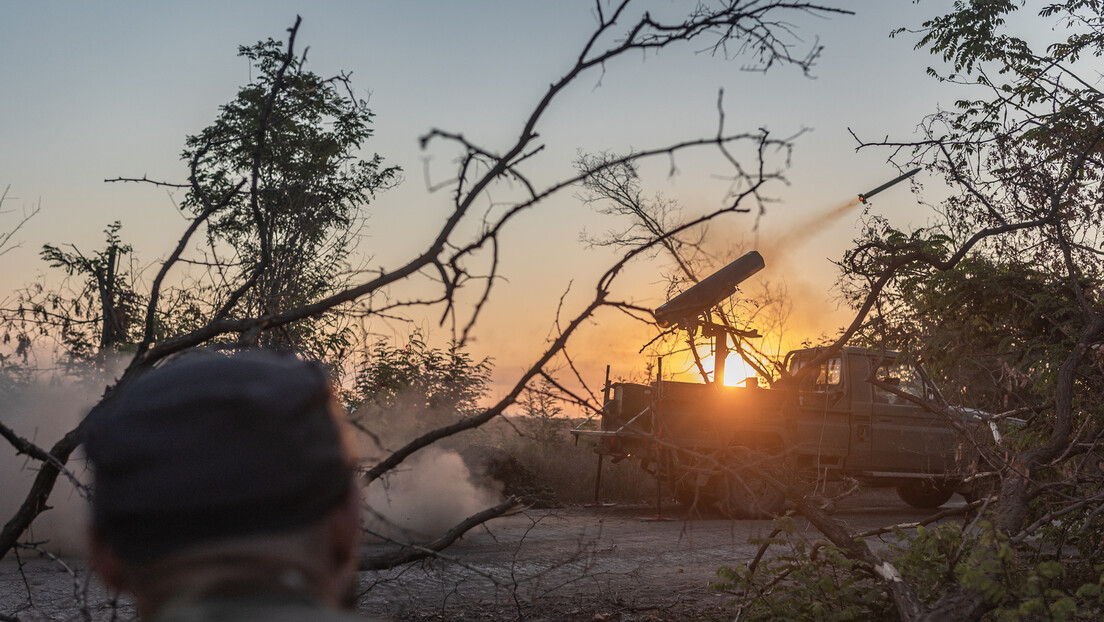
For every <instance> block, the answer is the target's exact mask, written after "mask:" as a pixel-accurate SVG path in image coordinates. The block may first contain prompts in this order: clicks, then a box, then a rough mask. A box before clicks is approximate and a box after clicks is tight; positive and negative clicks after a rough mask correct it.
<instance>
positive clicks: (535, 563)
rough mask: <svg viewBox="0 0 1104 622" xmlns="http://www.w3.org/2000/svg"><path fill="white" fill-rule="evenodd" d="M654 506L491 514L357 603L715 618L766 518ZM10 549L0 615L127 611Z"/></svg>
mask: <svg viewBox="0 0 1104 622" xmlns="http://www.w3.org/2000/svg"><path fill="white" fill-rule="evenodd" d="M955 504H958V505H961V504H962V500H961V498H959V497H955V498H954V499H953V500H952V501H951V502H950V504H949V505H955ZM663 512H664V514H665V515H664V516H662V518H663V519H664V520H655V518H656V508H655V507H654V506H646V505H631V506H625V505H620V506H611V507H575V508H566V509H554V510H530V511H527V512H524V513H522V514H517V515H514V516H509V517H504V518H499V519H496V520H494V521H491V522H490V523H488V524H487V525H486V526H484V527H482V528H477V529H476V530H473V531H472V532H471V533H469V534H468V535H467V536H465V538H464V539H463V540H462V541H460V542H459V543H457V544H455V545H454V546H452V547H451V548H449V549H448V550H447V551H446V552H445V554H444V555H443V556H442V557H440V558H437V559H434V560H432V561H426V562H423V563H415V564H411V565H408V566H405V567H402V568H398V569H394V570H391V571H386V572H366V573H362V574H361V578H360V581H361V589H362V596H361V599H360V601H359V610H360V611H361V612H363V613H365V614H366V615H372V616H376V617H380V618H384V619H394V620H438V619H440V620H513V619H526V620H587V621H593V620H618V621H630V620H684V619H707V620H708V619H724V618H726V611H729V610H728V609H727V601H728V598H729V597H727V596H725V595H722V594H718V593H715V592H710V591H709V589H708V587H709V584H710V582H711V581H713V580H715V578H716V574H715V573H716V570H717V568H718V567H719V566H722V565H734V564H738V563H740V562H745V561H747V560H749V559H751V557H753V556H754V555H755V552H756V546H755V545H751V544H749V543H748V539H749V538H753V537H756V536H765V535H767V534H768V533H769V532H770V528H771V523H770V521H765V520H763V521H760V520H740V521H733V520H725V519H721V518H717V517H700V516H699V517H690V516H687V515H686V513H685V511H684V510H681V509H680V508H678V507H675V506H671V507H664V508H663ZM929 513H930V512H925V511H921V510H913V509H911V508H909V507H907V506H905V505H904V503H902V502H901V501H900V500H899V499H898V498H897V496H896V494H894V493H893V492H892V491H871V492H866V493H864V494H862V495H858V496H856V497H853V498H851V499H848V500H845V501H844V502H843V503H842V504H841V505H840V506H839V508H838V510H837V512H836V516H838V517H840V518H843V519H844V520H846V521H847V522H849V523H850V524H851V525H852V526H853V527H854V528H855V529H858V530H866V529H872V528H875V527H880V526H886V525H891V524H896V523H904V522H910V521H915V520H919V519H921V518H923V517H924V516H926V515H928V514H929ZM798 524H799V525H803V524H804V523H802V522H800V521H799V523H798ZM807 529H808V531H809V536H810V537H816V534H815V533H814V530H812V529H811V528H807ZM365 548H366V552H368V553H378V552H381V551H382V550H383V549H384V548H385V547H384V545H369V546H366V547H365ZM21 557H22V561H23V564H19V563H16V561H15V560H12V559H6V560H5V561H4V562H3V563H0V621H7V620H20V621H25V622H31V621H38V620H79V619H83V620H89V619H91V620H109V619H121V620H127V619H132V618H133V610H132V609H131V608H130V607H129V605H128V604H127V603H126V602H119V603H116V602H114V601H112V600H111V599H110V598H109V597H108V595H106V594H105V593H104V591H103V590H102V588H100V587H99V585H98V584H96V583H95V581H91V582H89V581H88V579H87V575H86V573H85V571H84V566H83V564H82V563H81V562H80V561H79V560H49V559H41V558H34V559H30V558H31V557H35V556H34V555H33V554H28V553H27V552H23V553H22V554H21ZM82 599H83V600H85V601H86V602H87V603H88V607H87V609H86V611H83V612H82V611H81V609H80V606H79V602H80V601H81V600H82Z"/></svg>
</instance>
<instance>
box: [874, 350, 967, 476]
mask: <svg viewBox="0 0 1104 622" xmlns="http://www.w3.org/2000/svg"><path fill="white" fill-rule="evenodd" d="M876 377H877V378H878V379H879V380H881V381H883V382H886V383H889V384H891V385H894V386H896V387H897V388H898V389H899V390H900V391H903V392H904V393H907V394H909V395H913V396H916V397H918V398H921V399H926V400H931V399H934V397H935V388H934V386H933V385H932V384H931V382H930V381H929V380H928V379H927V377H926V376H925V375H924V373H923V372H922V371H921V370H920V368H919V367H917V366H915V365H912V364H909V363H895V362H887V363H884V364H882V365H881V366H880V367H879V368H878V370H877V372H876ZM871 389H873V391H872V396H871V398H872V404H871V441H872V443H871V463H872V464H871V468H872V469H874V470H878V471H888V472H911V473H942V472H944V471H945V470H946V469H948V468H950V467H951V466H953V464H954V462H953V461H954V447H955V432H954V430H952V429H951V428H950V426H948V425H947V424H946V422H944V421H943V420H942V419H941V418H940V417H939V416H938V415H936V414H935V413H932V412H929V411H927V410H924V409H923V408H922V407H920V406H919V405H917V404H915V403H913V402H911V401H909V400H907V399H905V398H903V397H901V396H899V395H896V394H894V393H891V392H889V391H886V390H885V389H882V388H880V387H877V386H871Z"/></svg>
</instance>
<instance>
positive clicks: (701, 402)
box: [572, 251, 988, 517]
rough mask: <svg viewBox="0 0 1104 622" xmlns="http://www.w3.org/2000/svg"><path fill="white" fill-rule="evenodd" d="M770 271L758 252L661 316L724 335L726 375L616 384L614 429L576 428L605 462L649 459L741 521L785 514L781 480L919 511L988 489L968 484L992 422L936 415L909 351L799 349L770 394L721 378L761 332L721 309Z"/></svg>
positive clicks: (611, 409)
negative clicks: (844, 489) (742, 286)
mask: <svg viewBox="0 0 1104 622" xmlns="http://www.w3.org/2000/svg"><path fill="white" fill-rule="evenodd" d="M762 268H763V259H762V257H761V256H760V255H759V253H757V252H754V251H753V252H751V253H748V254H747V255H745V256H744V257H741V258H740V259H738V260H736V261H735V262H733V263H731V264H729V265H728V266H726V267H724V268H722V269H721V270H719V271H718V272H717V273H715V274H713V275H711V276H710V277H708V278H706V279H705V280H703V281H701V282H700V283H698V284H697V285H695V286H694V287H692V288H690V289H688V290H687V291H686V292H684V293H682V294H680V295H679V296H677V297H675V298H674V299H672V300H671V301H669V302H668V303H667V304H665V305H663V306H661V307H660V308H658V309H656V311H655V317H656V321H657V323H658V324H659V325H660V326H676V327H681V328H685V329H687V330H690V331H696V330H701V331H703V333H704V334H706V335H710V336H712V337H713V338H714V345H713V347H714V352H715V357H714V360H715V361H716V369H715V370H714V374H713V381H711V382H709V383H705V384H700V383H690V382H677V381H671V380H662V379H661V380H657V381H655V382H652V383H650V384H636V383H630V382H615V383H610V382H609V381H608V380H607V382H606V391H605V403H604V405H603V407H602V411H601V413H600V415H601V425H600V429H587V428H586V426H580V427H578V428H576V429H575V430H573V431H572V433H573V434H575V435H576V437H590V438H593V439H596V441H597V443H596V451H597V452H598V453H599V455H600V456H602V457H604V456H608V457H611V458H612V459H613V460H614V461H619V460H623V459H633V460H637V461H638V462H639V463H640V466H641V467H643V468H644V469H645V470H646V471H648V472H649V473H651V474H652V475H654V476H655V477H656V478H657V479H658V481H659V482H665V483H666V484H667V485H668V487H669V489H670V490H671V491H672V492H673V493H674V495H675V497H676V498H677V499H678V500H679V501H681V502H684V503H688V504H693V505H697V506H699V507H703V506H709V505H712V506H715V507H716V508H717V509H719V510H720V511H721V512H722V513H724V514H725V515H728V516H732V517H761V516H767V515H772V514H776V513H778V512H779V511H780V510H781V509H782V507H783V505H784V503H785V493H784V492H783V491H782V490H781V489H780V486H778V484H783V487H785V486H787V485H792V484H794V483H795V482H796V483H798V484H803V485H815V484H817V483H822V482H827V481H838V480H842V479H844V478H852V479H854V480H857V481H859V482H862V483H865V484H867V485H872V486H892V487H894V488H896V489H897V492H898V494H899V495H900V497H901V499H902V500H903V501H904V502H905V503H907V504H909V505H911V506H914V507H917V508H934V507H938V506H940V505H942V504H944V503H946V502H947V501H948V500H949V499H950V498H951V496H952V495H953V494H954V493H955V492H956V491H957V492H962V493H964V494H967V495H974V494H976V490H977V489H976V485H977V482H976V481H972V480H971V479H970V478H969V477H968V476H969V475H970V474H972V473H973V472H974V471H975V469H974V466H975V464H976V451H974V450H973V448H974V447H975V445H974V444H973V443H976V442H977V433H988V429H987V428H986V425H987V423H986V422H985V420H984V417H983V416H982V415H981V413H977V412H975V411H969V410H966V409H959V410H952V411H950V412H952V413H953V415H954V418H956V419H958V420H959V421H958V422H952V421H951V420H949V419H948V418H947V417H946V416H945V415H939V414H936V413H934V412H932V411H931V410H928V409H925V408H924V407H922V406H921V405H920V404H919V402H928V403H932V402H943V400H942V397H941V396H940V395H939V392H938V389H937V388H936V387H935V385H934V384H933V383H932V381H931V380H930V379H929V377H928V375H927V374H926V373H925V371H924V370H923V368H922V367H920V366H919V365H915V364H912V363H908V362H905V361H903V360H900V361H899V360H898V359H899V358H900V357H899V356H898V353H896V352H892V351H885V350H868V349H864V348H857V347H844V348H842V349H840V350H838V351H836V352H835V353H833V354H831V355H828V352H827V351H825V350H822V349H804V350H796V351H793V352H790V353H789V354H788V355H787V356H786V358H785V359H784V361H783V369H784V370H785V371H784V373H783V374H782V376H783V379H782V380H780V381H777V382H775V383H774V385H773V386H771V387H769V388H768V387H760V386H758V384H757V383H756V382H754V379H750V380H749V381H748V383H747V385H746V386H737V387H732V386H725V385H724V384H723V383H722V382H721V379H723V377H724V368H723V363H724V360H725V357H726V356H727V354H728V351H729V348H728V338H729V336H731V335H733V334H735V335H736V336H737V337H749V336H755V335H754V334H753V333H749V332H744V331H737V330H734V329H732V328H731V327H729V326H727V325H722V324H718V323H716V322H713V321H712V311H711V309H712V307H714V306H715V305H716V304H718V303H719V302H720V301H721V300H723V299H724V298H726V297H728V296H729V295H731V294H732V293H733V292H734V291H735V288H736V286H737V285H738V284H739V283H740V282H742V281H743V280H745V279H747V278H748V277H749V276H751V275H752V274H754V273H756V272H758V271H759V270H761V269H762ZM954 423H961V424H962V425H957V426H956V425H953V424H954ZM955 427H959V428H960V429H959V430H956V429H954V428H955ZM963 431H965V432H970V434H966V435H964V434H963V433H962V432H963ZM967 436H969V437H971V439H972V440H969V439H967V438H966V437H967ZM600 468H601V458H600V461H599V469H600ZM599 473H600V471H599ZM771 479H773V480H774V481H773V482H770V481H768V480H771Z"/></svg>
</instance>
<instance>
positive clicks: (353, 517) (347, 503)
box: [84, 351, 364, 622]
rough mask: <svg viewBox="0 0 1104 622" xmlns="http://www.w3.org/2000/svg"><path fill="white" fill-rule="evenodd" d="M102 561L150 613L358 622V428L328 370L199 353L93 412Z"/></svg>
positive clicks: (106, 572) (97, 553)
mask: <svg viewBox="0 0 1104 622" xmlns="http://www.w3.org/2000/svg"><path fill="white" fill-rule="evenodd" d="M84 446H85V452H86V454H87V456H88V458H89V461H90V462H91V464H92V473H93V478H94V487H93V500H92V519H91V525H90V527H89V540H90V542H89V550H90V556H91V564H92V567H93V569H94V570H95V572H96V573H97V574H98V575H99V576H100V577H101V579H102V580H103V582H104V584H105V585H107V586H108V587H109V588H110V589H114V590H116V591H120V592H127V593H130V594H131V595H132V596H133V597H134V602H135V605H136V607H137V609H138V615H139V616H140V617H141V618H142V619H143V620H149V621H155V622H185V621H189V622H190V621H200V620H273V621H281V620H287V621H296V620H319V621H323V622H325V621H334V622H338V621H342V620H363V619H364V618H361V617H357V616H355V615H353V614H351V613H346V612H345V610H347V609H349V608H351V606H352V602H353V599H354V596H355V579H356V565H357V553H358V548H359V534H360V520H359V498H360V496H359V494H358V490H357V487H356V454H355V451H354V449H353V441H352V438H351V433H350V432H349V430H348V428H347V424H346V423H345V422H344V421H343V419H342V417H340V407H339V406H338V405H337V402H336V400H335V399H334V395H333V391H332V389H331V386H330V383H329V382H328V380H327V378H326V375H325V373H324V372H323V370H322V369H321V368H320V367H319V366H318V365H315V364H313V363H308V362H305V361H302V360H299V359H297V358H295V357H294V356H291V355H280V354H275V353H271V352H263V351H251V352H245V353H239V354H235V355H232V356H223V355H217V354H212V353H196V354H191V355H186V356H183V357H180V358H179V359H177V360H175V361H172V362H170V363H168V364H166V365H164V366H162V367H159V368H157V369H154V370H153V371H150V372H148V373H146V374H144V375H143V376H141V377H139V378H137V379H136V380H134V381H133V382H130V383H129V384H127V385H126V386H123V387H121V388H120V389H119V391H118V393H117V394H116V395H115V396H114V398H112V399H110V400H109V401H108V402H107V403H106V404H105V405H104V406H102V407H101V408H99V409H97V410H94V411H93V412H92V413H91V414H90V415H89V419H88V421H87V423H86V428H85V437H84Z"/></svg>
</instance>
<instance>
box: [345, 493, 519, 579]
mask: <svg viewBox="0 0 1104 622" xmlns="http://www.w3.org/2000/svg"><path fill="white" fill-rule="evenodd" d="M523 507H524V506H523V505H522V503H521V501H519V500H518V499H516V498H514V497H510V498H509V499H507V500H505V501H503V502H502V503H499V504H498V505H496V506H493V507H489V508H487V509H486V510H483V511H482V512H479V513H477V514H472V515H471V516H469V517H467V518H465V519H464V520H462V521H460V522H459V523H457V524H456V525H455V526H454V527H453V528H452V529H449V530H448V531H447V532H445V534H444V535H442V536H441V537H440V538H437V539H436V540H433V541H432V542H427V543H425V544H406V545H403V547H402V548H401V549H399V550H398V551H395V552H393V553H388V554H386V555H375V556H364V557H361V559H360V569H361V570H389V569H391V568H394V567H395V566H401V565H403V564H409V563H410V562H415V561H418V560H420V559H425V558H427V557H433V556H435V555H436V554H437V553H439V552H440V551H443V550H445V549H446V548H448V547H449V546H451V545H452V543H453V542H456V541H457V540H459V539H460V536H462V535H464V534H465V533H467V532H468V531H469V530H471V528H472V527H477V526H479V525H482V524H483V523H485V522H487V521H489V520H491V519H492V518H498V517H499V516H502V515H504V514H507V513H511V512H513V511H517V510H520V509H522V508H523Z"/></svg>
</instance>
